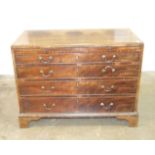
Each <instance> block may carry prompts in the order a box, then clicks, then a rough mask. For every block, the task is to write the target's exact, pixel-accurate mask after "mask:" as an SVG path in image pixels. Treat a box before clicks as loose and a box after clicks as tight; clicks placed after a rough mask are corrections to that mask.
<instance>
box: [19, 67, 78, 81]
mask: <svg viewBox="0 0 155 155" xmlns="http://www.w3.org/2000/svg"><path fill="white" fill-rule="evenodd" d="M17 76H18V78H28V79H50V78H74V77H76V76H77V71H76V65H52V66H23V67H22V66H20V67H17Z"/></svg>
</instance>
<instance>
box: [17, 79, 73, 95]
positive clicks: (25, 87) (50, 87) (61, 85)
mask: <svg viewBox="0 0 155 155" xmlns="http://www.w3.org/2000/svg"><path fill="white" fill-rule="evenodd" d="M18 86H19V93H20V95H32V96H35V95H38V96H39V95H42V96H51V95H55V96H60V95H72V94H76V81H72V80H71V81H68V80H64V81H61V80H57V81H53V80H52V81H22V80H19V82H18Z"/></svg>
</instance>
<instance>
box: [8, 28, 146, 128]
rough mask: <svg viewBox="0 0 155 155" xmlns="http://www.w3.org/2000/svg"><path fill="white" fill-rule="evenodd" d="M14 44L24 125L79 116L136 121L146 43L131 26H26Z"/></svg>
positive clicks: (16, 74)
mask: <svg viewBox="0 0 155 155" xmlns="http://www.w3.org/2000/svg"><path fill="white" fill-rule="evenodd" d="M11 49H12V54H13V60H14V70H15V77H16V85H17V95H18V101H19V109H20V114H19V124H20V127H22V128H24V127H27V126H28V124H29V122H30V121H32V120H38V119H40V118H75V117H76V118H77V117H80V118H84V117H89V118H90V117H93V118H95V117H96V118H100V117H115V118H118V119H124V120H127V121H128V124H129V126H136V125H137V122H138V108H137V107H138V106H137V102H138V89H139V81H140V73H141V64H142V54H143V43H142V42H141V41H140V40H139V39H138V38H137V37H136V36H135V35H134V34H133V33H132V32H131V31H130V30H128V29H103V30H52V31H26V32H24V33H23V34H22V35H21V36H20V37H19V38H18V39H17V41H16V42H15V43H14V44H13V45H12V47H11Z"/></svg>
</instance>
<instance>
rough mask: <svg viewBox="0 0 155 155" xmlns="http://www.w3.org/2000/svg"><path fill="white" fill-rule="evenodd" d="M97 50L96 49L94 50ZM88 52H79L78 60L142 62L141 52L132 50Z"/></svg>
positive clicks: (88, 61)
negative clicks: (132, 51)
mask: <svg viewBox="0 0 155 155" xmlns="http://www.w3.org/2000/svg"><path fill="white" fill-rule="evenodd" d="M94 52H95V51H94ZM94 52H88V53H78V54H77V55H78V56H77V58H78V62H81V63H98V62H100V63H114V62H122V63H130V62H135V63H139V62H140V53H136V52H135V53H131V52H124V53H123V52H115V51H113V52H95V53H94Z"/></svg>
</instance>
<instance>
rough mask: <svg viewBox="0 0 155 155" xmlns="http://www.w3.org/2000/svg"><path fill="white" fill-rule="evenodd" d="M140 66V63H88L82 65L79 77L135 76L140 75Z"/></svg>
mask: <svg viewBox="0 0 155 155" xmlns="http://www.w3.org/2000/svg"><path fill="white" fill-rule="evenodd" d="M139 70H140V66H139V65H138V64H134V63H133V64H132V63H130V64H125V63H124V64H121V63H114V64H111V65H106V64H91V65H90V64H87V65H80V66H79V69H78V74H79V77H108V78H109V77H120V78H122V77H134V76H136V77H137V76H138V74H139Z"/></svg>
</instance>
